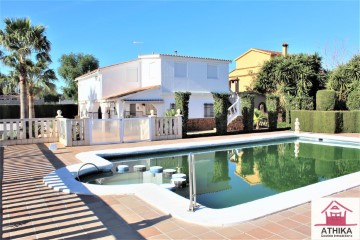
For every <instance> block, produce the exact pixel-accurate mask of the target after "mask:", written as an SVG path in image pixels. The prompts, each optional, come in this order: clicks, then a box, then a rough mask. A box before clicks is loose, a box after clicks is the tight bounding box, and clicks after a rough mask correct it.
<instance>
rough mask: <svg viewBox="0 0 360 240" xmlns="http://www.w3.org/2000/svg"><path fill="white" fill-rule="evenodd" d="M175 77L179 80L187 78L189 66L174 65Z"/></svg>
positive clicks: (182, 64)
mask: <svg viewBox="0 0 360 240" xmlns="http://www.w3.org/2000/svg"><path fill="white" fill-rule="evenodd" d="M174 76H175V77H178V78H186V76H187V66H186V63H180V62H176V63H175V65H174Z"/></svg>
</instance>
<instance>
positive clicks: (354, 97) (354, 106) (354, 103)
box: [346, 90, 360, 110]
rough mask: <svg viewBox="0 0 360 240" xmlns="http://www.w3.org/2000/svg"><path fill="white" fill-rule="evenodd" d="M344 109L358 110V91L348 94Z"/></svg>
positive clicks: (359, 107)
mask: <svg viewBox="0 0 360 240" xmlns="http://www.w3.org/2000/svg"><path fill="white" fill-rule="evenodd" d="M346 107H347V108H348V109H349V110H360V91H357V90H354V91H352V92H351V93H350V94H349V96H348V100H347V102H346Z"/></svg>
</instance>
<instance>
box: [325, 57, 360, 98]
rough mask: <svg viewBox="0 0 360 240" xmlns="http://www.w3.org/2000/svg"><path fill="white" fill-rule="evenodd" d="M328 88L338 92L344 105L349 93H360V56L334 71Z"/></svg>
mask: <svg viewBox="0 0 360 240" xmlns="http://www.w3.org/2000/svg"><path fill="white" fill-rule="evenodd" d="M326 87H327V88H328V89H330V90H334V91H337V92H338V95H339V101H340V102H342V103H344V102H346V101H347V97H348V95H349V93H351V92H352V91H354V90H356V91H360V54H357V55H354V56H353V57H352V58H351V59H350V61H349V62H348V63H346V64H343V65H339V66H338V67H337V68H336V69H334V71H332V72H331V74H330V76H329V81H328V82H327V85H326Z"/></svg>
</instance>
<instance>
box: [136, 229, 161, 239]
mask: <svg viewBox="0 0 360 240" xmlns="http://www.w3.org/2000/svg"><path fill="white" fill-rule="evenodd" d="M138 233H140V234H141V235H142V236H143V237H145V238H149V237H152V236H155V235H160V234H162V233H161V232H160V231H159V230H158V229H157V228H156V227H147V228H143V229H139V230H138Z"/></svg>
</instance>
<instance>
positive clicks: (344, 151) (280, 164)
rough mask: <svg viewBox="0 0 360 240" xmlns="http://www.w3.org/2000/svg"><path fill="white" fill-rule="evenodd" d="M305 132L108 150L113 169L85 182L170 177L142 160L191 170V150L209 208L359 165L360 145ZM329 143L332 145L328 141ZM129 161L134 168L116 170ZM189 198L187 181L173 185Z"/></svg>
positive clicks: (301, 184)
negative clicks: (172, 147) (161, 148)
mask: <svg viewBox="0 0 360 240" xmlns="http://www.w3.org/2000/svg"><path fill="white" fill-rule="evenodd" d="M320 143H321V144H319V140H318V139H317V140H316V141H314V139H313V140H309V139H304V138H289V139H283V140H281V141H274V140H272V141H268V142H260V143H254V144H250V145H249V144H237V145H229V146H221V147H212V148H196V149H189V150H182V151H169V152H168V151H165V152H161V153H142V154H140V153H137V154H129V155H122V156H105V157H104V158H105V159H107V160H109V161H111V162H112V163H113V168H112V172H111V173H110V174H106V175H104V174H96V175H91V176H88V177H86V178H85V177H83V178H82V182H86V183H90V184H100V185H128V184H142V183H154V184H157V185H162V184H169V183H171V174H170V175H169V174H166V173H156V174H155V173H150V172H149V171H146V172H136V171H134V170H133V169H134V166H136V165H143V166H146V169H147V170H149V169H150V168H151V167H153V166H161V167H163V169H174V171H175V170H176V172H177V173H184V174H186V176H188V172H189V165H188V154H189V152H192V153H193V154H194V157H195V172H196V185H197V187H196V188H197V202H198V203H200V204H201V205H203V206H206V207H209V208H215V209H219V208H226V207H232V206H235V205H238V204H243V203H246V202H250V201H254V200H257V199H260V198H264V197H268V196H272V195H275V194H278V193H280V192H285V191H290V190H294V189H297V188H301V187H305V186H308V185H310V184H315V183H318V182H321V181H325V180H328V179H332V178H336V177H340V176H343V175H346V174H350V173H354V172H357V171H360V147H356V146H351V147H343V146H339V144H336V142H334V141H333V142H331V143H327V144H326V143H324V142H323V141H320ZM329 144H330V145H329ZM124 165H127V166H129V171H126V172H124V171H121V172H120V173H119V172H118V171H117V170H116V169H117V168H118V166H120V167H122V166H124ZM173 191H174V192H175V193H177V194H178V195H180V196H182V197H185V198H189V188H188V187H182V186H181V187H178V188H174V189H173Z"/></svg>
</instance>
